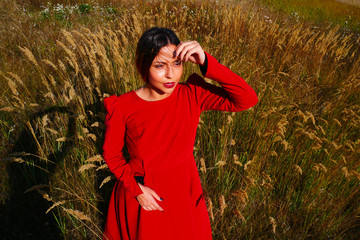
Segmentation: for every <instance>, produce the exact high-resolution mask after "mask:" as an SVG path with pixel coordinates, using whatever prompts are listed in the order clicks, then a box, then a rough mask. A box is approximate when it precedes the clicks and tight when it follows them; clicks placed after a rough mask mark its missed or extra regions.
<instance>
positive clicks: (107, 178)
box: [99, 175, 115, 188]
mask: <svg viewBox="0 0 360 240" xmlns="http://www.w3.org/2000/svg"><path fill="white" fill-rule="evenodd" d="M114 178H115V177H114V176H113V175H110V176H107V177H106V178H104V180H102V182H101V184H100V187H99V188H102V187H103V186H104V184H106V183H108V182H110V181H111V180H112V179H114Z"/></svg>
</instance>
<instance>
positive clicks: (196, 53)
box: [174, 41, 205, 65]
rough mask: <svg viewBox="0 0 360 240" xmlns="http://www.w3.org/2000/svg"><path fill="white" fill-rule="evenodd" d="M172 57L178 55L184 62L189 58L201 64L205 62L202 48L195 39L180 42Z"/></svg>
mask: <svg viewBox="0 0 360 240" xmlns="http://www.w3.org/2000/svg"><path fill="white" fill-rule="evenodd" d="M174 57H179V58H180V59H181V60H182V61H184V62H186V61H188V60H190V61H191V62H193V63H197V64H201V65H203V64H204V62H205V53H204V50H203V49H202V47H201V46H200V44H199V43H198V42H196V41H188V42H181V43H180V44H179V45H178V46H177V47H176V49H175V52H174Z"/></svg>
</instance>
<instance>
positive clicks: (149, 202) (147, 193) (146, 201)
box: [136, 183, 164, 211]
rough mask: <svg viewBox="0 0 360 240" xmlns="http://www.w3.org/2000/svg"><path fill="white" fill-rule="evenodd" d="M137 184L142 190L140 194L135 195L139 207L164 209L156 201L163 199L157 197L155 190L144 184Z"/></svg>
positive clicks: (147, 209) (148, 209)
mask: <svg viewBox="0 0 360 240" xmlns="http://www.w3.org/2000/svg"><path fill="white" fill-rule="evenodd" d="M138 185H139V187H140V189H141V191H142V192H143V193H142V194H140V195H138V196H136V199H137V200H138V202H139V204H140V205H141V207H142V208H143V209H144V210H146V211H153V210H159V211H164V210H163V209H162V207H160V205H159V204H158V203H157V201H163V199H162V198H161V197H159V195H157V194H156V192H155V191H154V190H152V189H151V188H149V187H147V186H144V185H142V184H140V183H138ZM156 200H157V201H156Z"/></svg>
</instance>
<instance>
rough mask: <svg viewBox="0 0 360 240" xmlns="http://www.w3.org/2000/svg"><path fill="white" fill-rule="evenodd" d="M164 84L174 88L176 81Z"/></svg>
mask: <svg viewBox="0 0 360 240" xmlns="http://www.w3.org/2000/svg"><path fill="white" fill-rule="evenodd" d="M164 86H165V87H166V88H173V87H174V86H175V83H174V82H168V83H164Z"/></svg>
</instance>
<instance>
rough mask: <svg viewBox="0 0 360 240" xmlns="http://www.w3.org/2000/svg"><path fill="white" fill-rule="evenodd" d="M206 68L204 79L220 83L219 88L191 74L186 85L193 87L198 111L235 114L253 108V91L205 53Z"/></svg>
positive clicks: (255, 101) (254, 97)
mask: <svg viewBox="0 0 360 240" xmlns="http://www.w3.org/2000/svg"><path fill="white" fill-rule="evenodd" d="M205 54H206V58H207V64H208V65H207V68H206V74H205V77H207V78H210V79H212V80H215V81H217V82H218V83H220V85H221V87H217V86H215V85H212V84H209V83H207V82H205V81H204V79H203V78H201V77H200V76H198V75H196V74H193V75H192V76H190V78H189V79H188V81H187V82H188V83H190V84H192V85H194V86H195V88H194V91H196V94H195V95H196V96H197V97H196V98H197V102H198V104H199V105H200V110H201V111H205V110H222V111H231V112H237V111H242V110H245V109H248V108H250V107H252V106H254V105H255V104H256V103H257V101H258V98H257V95H256V93H255V91H254V90H253V89H252V88H251V87H250V86H249V85H248V84H247V83H246V82H245V80H244V79H242V78H241V77H240V76H238V75H237V74H235V73H233V72H232V71H231V70H230V69H228V68H227V67H225V66H224V65H222V64H220V63H219V62H218V61H217V60H216V59H215V58H214V57H213V56H211V55H210V54H208V53H206V52H205Z"/></svg>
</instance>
